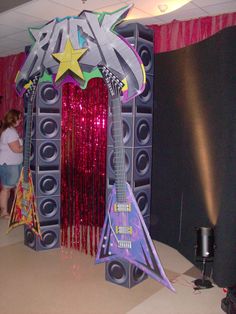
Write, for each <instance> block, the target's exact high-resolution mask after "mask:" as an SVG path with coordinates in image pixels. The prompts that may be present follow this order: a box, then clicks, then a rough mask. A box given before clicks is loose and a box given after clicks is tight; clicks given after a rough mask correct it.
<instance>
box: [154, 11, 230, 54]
mask: <svg viewBox="0 0 236 314" xmlns="http://www.w3.org/2000/svg"><path fill="white" fill-rule="evenodd" d="M233 25H236V12H234V13H228V14H221V15H217V16H209V17H202V18H198V19H193V20H189V21H177V20H174V21H173V22H171V23H168V24H163V25H149V27H150V28H152V29H153V30H154V52H155V53H160V52H165V51H170V50H175V49H179V48H183V47H186V46H189V45H191V44H194V43H197V42H199V41H201V40H204V39H206V38H208V37H210V36H212V35H214V34H215V33H217V32H219V31H220V30H222V29H223V28H225V27H229V26H233Z"/></svg>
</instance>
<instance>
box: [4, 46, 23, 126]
mask: <svg viewBox="0 0 236 314" xmlns="http://www.w3.org/2000/svg"><path fill="white" fill-rule="evenodd" d="M24 60H25V53H23V52H21V53H19V54H16V55H11V56H7V57H3V58H0V69H1V70H0V96H2V97H1V104H0V120H1V119H2V118H3V116H4V114H5V112H6V111H8V110H9V109H11V108H15V109H18V110H21V111H23V101H22V98H21V97H19V96H18V95H17V93H16V89H15V86H14V82H15V78H16V75H17V72H18V71H19V70H20V68H21V66H22V64H23V62H24Z"/></svg>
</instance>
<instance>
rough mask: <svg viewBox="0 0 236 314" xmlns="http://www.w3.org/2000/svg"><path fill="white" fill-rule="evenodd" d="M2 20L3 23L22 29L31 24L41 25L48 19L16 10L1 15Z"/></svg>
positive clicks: (33, 25)
mask: <svg viewBox="0 0 236 314" xmlns="http://www.w3.org/2000/svg"><path fill="white" fill-rule="evenodd" d="M0 21H1V24H3V25H10V26H14V27H17V28H21V29H26V28H28V27H29V25H30V26H32V27H35V26H41V25H43V24H45V23H46V20H44V19H41V18H40V19H39V18H35V17H33V16H30V15H26V14H21V13H18V12H14V11H9V12H6V13H4V14H1V15H0Z"/></svg>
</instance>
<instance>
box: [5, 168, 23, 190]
mask: <svg viewBox="0 0 236 314" xmlns="http://www.w3.org/2000/svg"><path fill="white" fill-rule="evenodd" d="M21 167H22V165H21V164H20V165H7V164H3V165H0V180H1V183H2V186H4V187H6V188H14V187H15V186H16V185H17V183H18V180H19V178H20V172H21Z"/></svg>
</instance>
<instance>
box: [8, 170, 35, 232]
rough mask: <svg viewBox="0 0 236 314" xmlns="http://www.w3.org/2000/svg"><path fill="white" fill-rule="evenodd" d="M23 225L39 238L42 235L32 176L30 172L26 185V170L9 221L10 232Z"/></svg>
mask: <svg viewBox="0 0 236 314" xmlns="http://www.w3.org/2000/svg"><path fill="white" fill-rule="evenodd" d="M22 224H26V225H28V226H29V227H30V228H31V229H32V231H33V232H34V233H35V234H37V235H39V236H40V235H41V234H40V225H39V219H38V215H37V211H36V201H35V195H34V185H33V180H32V175H31V172H30V171H29V174H28V182H27V183H25V182H24V169H22V171H21V175H20V179H19V182H18V185H17V187H16V192H15V199H14V202H13V205H12V209H11V214H10V219H9V231H10V230H11V229H12V228H14V227H16V226H18V225H22Z"/></svg>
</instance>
